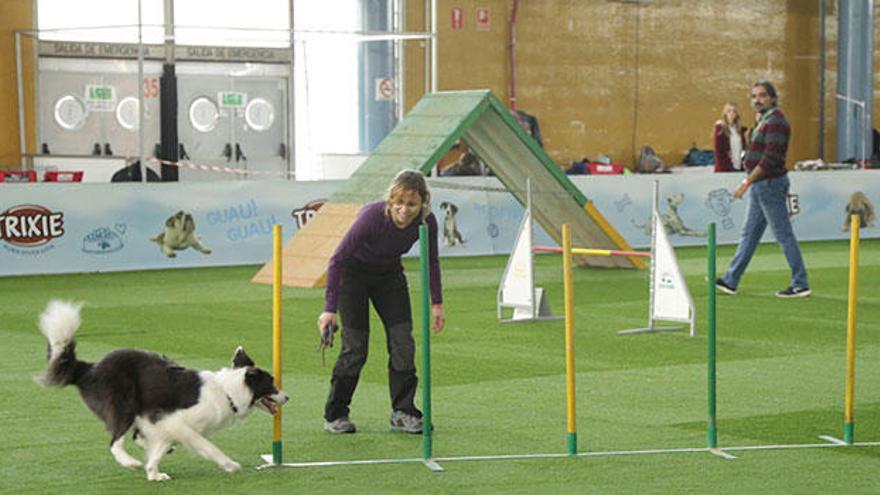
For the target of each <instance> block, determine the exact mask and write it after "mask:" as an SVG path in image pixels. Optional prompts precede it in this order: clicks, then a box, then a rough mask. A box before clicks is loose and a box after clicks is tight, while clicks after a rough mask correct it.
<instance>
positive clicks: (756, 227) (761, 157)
mask: <svg viewBox="0 0 880 495" xmlns="http://www.w3.org/2000/svg"><path fill="white" fill-rule="evenodd" d="M751 97H752V107H753V108H754V109H755V111H756V112H758V117H759V118H758V123H757V124H756V125H755V128H754V129H753V130H752V133H751V139H750V142H749V148H748V153H747V154H746V156H745V161H744V163H743V166H744V168H745V169H746V170H747V171H748V173H749V175H748V177H746V179H745V180H743V182H742V184H740V186H739V187H738V188H737V189H736V191H734V193H733V195H734V197H736V198H737V199H739V198H742V197H743V195H745V194H746V192H748V193H749V199H748V203H747V204H746V222H745V225H744V226H743V230H742V238H741V239H740V241H739V246H737V248H736V254H734V256H733V261H731V263H730V267H729V268H728V269H727V272H726V273H725V274H724V275H723V276H721V278H719V279H718V280H716V281H715V287H717V288H718V289H719V290H721V291H722V292H725V293H727V294H731V295H733V294H736V291H737V288H738V287H739V281H740V279H741V278H742V276H743V273H744V272H745V271H746V267H747V266H749V261H751V259H752V255H753V254H755V249H756V248H757V247H758V242H760V240H761V236H762V235H763V234H764V230H765V229H766V228H767V225H768V224H769V225H770V229H771V230H772V231H773V236H774V237H776V242H778V243H779V245H780V247H782V252H783V253H784V254H785V259H786V261H788V266H789V268H791V285H789V286H788V288H786V289H783V290H781V291H779V292H777V293H776V297H783V298H792V297H807V296H809V295H810V294H812V291H811V290H810V285H809V283H808V282H807V269H806V267H805V266H804V260H803V257H802V256H801V249H800V247H799V246H798V242H797V239H796V238H795V236H794V230H793V229H792V227H791V220H790V219H789V217H788V188H789V180H788V169H786V168H785V154H786V152H787V151H788V139H789V136H790V135H791V129H790V128H789V125H788V120H787V119H786V118H785V115H784V114H783V113H782V110H780V109H779V107H778V106H777V96H776V88H774V87H773V84H771V83H770V82H769V81H758V82H756V83H755V84H753V85H752V94H751Z"/></svg>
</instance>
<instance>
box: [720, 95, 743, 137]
mask: <svg viewBox="0 0 880 495" xmlns="http://www.w3.org/2000/svg"><path fill="white" fill-rule="evenodd" d="M728 108H732V109H733V111H734V112H736V118H735V119H733V122H728V121H727V109H728ZM721 122H724V124H725V125H723V126H721V132H723V133H724V134H725V135H727V136H729V135H730V126H734V127H735V128H736V130H737V132H739V128H740V127H742V121H741V120H740V115H739V110H737V109H736V103H734V102H732V101H728V102H727V103H725V104H724V107H723V108H722V109H721Z"/></svg>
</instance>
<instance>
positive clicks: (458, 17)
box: [450, 7, 464, 31]
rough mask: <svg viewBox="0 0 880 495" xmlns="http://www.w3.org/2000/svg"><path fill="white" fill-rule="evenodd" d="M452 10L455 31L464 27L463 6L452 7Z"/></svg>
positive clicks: (452, 22)
mask: <svg viewBox="0 0 880 495" xmlns="http://www.w3.org/2000/svg"><path fill="white" fill-rule="evenodd" d="M450 12H451V19H450V21H451V24H452V30H453V31H460V30H461V28H462V27H464V14H463V13H462V11H461V7H452V10H451V11H450Z"/></svg>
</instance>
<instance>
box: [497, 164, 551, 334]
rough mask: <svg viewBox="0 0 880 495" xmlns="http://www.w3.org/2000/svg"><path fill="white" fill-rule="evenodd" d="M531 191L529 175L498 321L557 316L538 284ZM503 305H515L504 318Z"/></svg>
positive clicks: (500, 294) (502, 287) (504, 278)
mask: <svg viewBox="0 0 880 495" xmlns="http://www.w3.org/2000/svg"><path fill="white" fill-rule="evenodd" d="M532 230H533V223H532V191H531V182H530V181H529V180H528V179H526V211H525V214H523V219H522V222H521V223H520V226H519V233H518V234H517V237H516V242H515V243H514V245H513V251H512V252H511V253H510V258H508V260H507V267H506V268H505V269H504V276H502V277H501V285H499V286H498V297H497V302H498V321H500V322H501V323H511V322H520V321H535V320H558V319H561V318H562V317H561V316H553V312H552V311H551V310H550V303H549V302H548V301H547V298H546V297H545V294H544V289H543V288H541V287H535V265H534V261H533V258H532ZM504 308H508V309H509V308H513V316H512V317H511V318H509V319H505V318H504Z"/></svg>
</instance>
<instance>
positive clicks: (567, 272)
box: [562, 223, 577, 455]
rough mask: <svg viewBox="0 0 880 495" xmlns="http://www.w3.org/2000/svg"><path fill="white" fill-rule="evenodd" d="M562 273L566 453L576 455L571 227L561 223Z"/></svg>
mask: <svg viewBox="0 0 880 495" xmlns="http://www.w3.org/2000/svg"><path fill="white" fill-rule="evenodd" d="M562 273H563V280H564V288H565V392H566V394H565V396H566V406H567V408H566V411H567V414H568V435H567V445H568V454H569V455H577V401H576V400H575V399H576V397H575V368H574V284H573V283H572V275H571V229H570V228H569V226H568V224H567V223H564V224H562Z"/></svg>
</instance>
